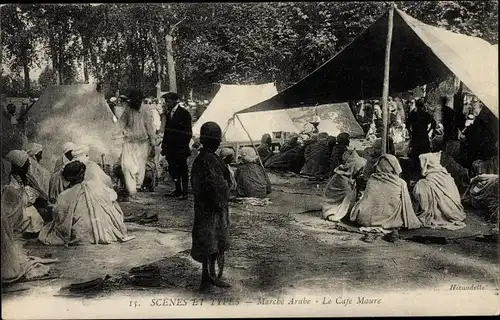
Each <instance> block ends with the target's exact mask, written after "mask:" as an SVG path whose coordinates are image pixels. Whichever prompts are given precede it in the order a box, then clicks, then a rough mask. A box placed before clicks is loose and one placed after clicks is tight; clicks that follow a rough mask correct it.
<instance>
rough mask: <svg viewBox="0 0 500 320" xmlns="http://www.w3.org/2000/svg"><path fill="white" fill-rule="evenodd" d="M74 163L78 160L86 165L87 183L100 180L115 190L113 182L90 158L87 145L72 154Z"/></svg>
mask: <svg viewBox="0 0 500 320" xmlns="http://www.w3.org/2000/svg"><path fill="white" fill-rule="evenodd" d="M71 154H72V155H73V161H75V160H77V161H80V162H82V163H83V164H85V166H86V167H87V169H86V170H85V181H90V180H98V181H101V182H102V183H103V184H104V185H105V186H106V187H108V188H113V180H111V178H110V177H109V176H108V175H107V174H106V172H104V171H103V170H102V169H101V167H99V165H98V164H97V163H95V162H94V161H92V160H90V158H89V147H88V146H85V145H80V146H77V147H76V148H74V149H73V151H72V152H71Z"/></svg>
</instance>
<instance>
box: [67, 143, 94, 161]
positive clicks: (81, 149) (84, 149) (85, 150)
mask: <svg viewBox="0 0 500 320" xmlns="http://www.w3.org/2000/svg"><path fill="white" fill-rule="evenodd" d="M89 151H90V149H89V147H88V146H86V145H79V146H76V147H75V148H74V149H73V150H72V152H71V154H72V155H73V157H75V158H81V157H88V156H89Z"/></svg>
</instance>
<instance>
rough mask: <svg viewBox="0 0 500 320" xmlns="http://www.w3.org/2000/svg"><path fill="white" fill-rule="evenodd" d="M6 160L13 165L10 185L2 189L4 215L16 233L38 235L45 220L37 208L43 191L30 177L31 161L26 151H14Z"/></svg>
mask: <svg viewBox="0 0 500 320" xmlns="http://www.w3.org/2000/svg"><path fill="white" fill-rule="evenodd" d="M5 159H6V160H7V161H9V162H10V164H11V172H10V175H9V180H10V182H9V184H7V185H5V186H3V187H2V205H3V206H2V208H4V209H5V212H4V210H2V215H4V216H5V218H6V219H7V220H8V221H9V223H10V225H11V226H12V229H13V230H14V231H15V232H20V233H23V235H37V234H38V232H39V231H40V229H41V228H42V227H43V218H42V216H41V215H40V214H39V212H38V210H37V209H36V208H35V206H34V204H35V201H36V200H37V198H39V197H42V198H43V191H42V190H41V189H40V187H39V186H38V184H37V183H36V181H34V180H33V179H32V178H31V177H30V176H29V175H28V172H29V167H30V161H29V159H28V154H27V153H26V151H24V150H12V151H10V152H9V153H8V154H7V155H6V156H5Z"/></svg>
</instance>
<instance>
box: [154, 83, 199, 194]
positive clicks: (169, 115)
mask: <svg viewBox="0 0 500 320" xmlns="http://www.w3.org/2000/svg"><path fill="white" fill-rule="evenodd" d="M162 98H163V99H165V133H164V134H163V142H162V144H161V154H162V155H164V156H165V158H166V159H167V162H168V171H169V174H170V177H172V180H174V182H175V191H174V192H173V193H170V194H167V195H166V196H168V197H176V198H178V199H179V200H186V199H187V197H188V196H187V195H188V185H189V173H188V166H187V158H188V157H189V155H190V150H189V141H190V140H191V137H192V136H193V131H192V129H191V115H190V114H189V111H187V110H186V109H184V108H183V107H182V106H181V102H180V99H179V95H178V94H177V93H175V92H168V93H166V94H164V95H163V96H162Z"/></svg>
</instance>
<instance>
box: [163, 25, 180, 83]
mask: <svg viewBox="0 0 500 320" xmlns="http://www.w3.org/2000/svg"><path fill="white" fill-rule="evenodd" d="M165 40H166V42H167V65H168V81H169V91H172V92H177V83H176V79H175V78H176V76H175V62H174V52H173V48H172V40H173V39H172V36H171V35H170V34H167V36H166V37H165Z"/></svg>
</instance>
